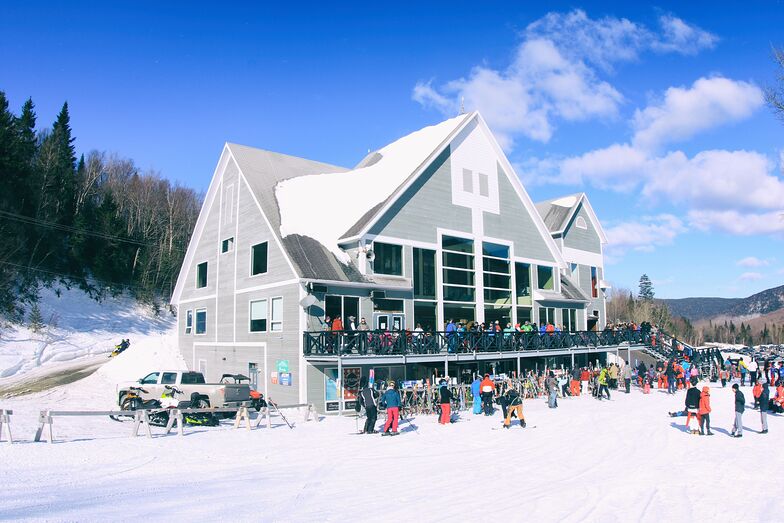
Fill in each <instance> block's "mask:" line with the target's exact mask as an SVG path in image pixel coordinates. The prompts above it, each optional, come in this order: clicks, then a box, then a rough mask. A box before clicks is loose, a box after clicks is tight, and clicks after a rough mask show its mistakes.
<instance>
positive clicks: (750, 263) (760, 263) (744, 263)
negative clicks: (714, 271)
mask: <svg viewBox="0 0 784 523" xmlns="http://www.w3.org/2000/svg"><path fill="white" fill-rule="evenodd" d="M769 264H770V262H768V260H761V259H759V258H757V257H755V256H747V257H746V258H743V259H741V260H738V262H737V263H736V264H735V265H737V266H739V267H767V266H768V265H769Z"/></svg>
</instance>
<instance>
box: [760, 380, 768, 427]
mask: <svg viewBox="0 0 784 523" xmlns="http://www.w3.org/2000/svg"><path fill="white" fill-rule="evenodd" d="M760 383H762V394H760V397H759V405H760V407H759V409H760V422H761V423H762V430H761V431H760V434H767V433H768V405H769V403H770V388H769V387H768V380H767V379H765V377H762V378H760Z"/></svg>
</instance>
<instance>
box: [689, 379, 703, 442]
mask: <svg viewBox="0 0 784 523" xmlns="http://www.w3.org/2000/svg"><path fill="white" fill-rule="evenodd" d="M699 411H700V391H699V389H698V388H697V387H691V388H690V389H689V390H688V391H686V428H688V429H689V432H691V433H692V434H699V433H700V427H699V425H700V420H699ZM692 419H693V420H694V424H692Z"/></svg>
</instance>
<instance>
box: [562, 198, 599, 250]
mask: <svg viewBox="0 0 784 523" xmlns="http://www.w3.org/2000/svg"><path fill="white" fill-rule="evenodd" d="M578 217H582V218H583V219H584V220H585V223H586V224H587V225H588V228H587V229H580V228H578V227H577V226H576V225H575V222H576V221H577V218H578ZM563 239H564V246H565V247H571V248H572V249H579V250H581V251H587V252H593V253H596V254H601V252H602V243H601V240H600V239H599V233H598V232H597V231H596V229H595V228H594V226H593V223H592V222H591V219H590V218H589V217H588V213H587V212H586V210H585V206H584V205H583V204H582V203H581V204H580V208H579V209H578V210H577V212H576V213H575V214H574V216H573V217H572V220H571V221H570V222H569V224H568V225H567V227H566V230H565V232H564V237H563Z"/></svg>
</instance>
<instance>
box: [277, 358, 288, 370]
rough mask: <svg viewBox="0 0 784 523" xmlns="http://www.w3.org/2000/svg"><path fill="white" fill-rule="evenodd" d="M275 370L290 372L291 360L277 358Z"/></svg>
mask: <svg viewBox="0 0 784 523" xmlns="http://www.w3.org/2000/svg"><path fill="white" fill-rule="evenodd" d="M275 370H277V371H278V372H288V371H289V360H275Z"/></svg>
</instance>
